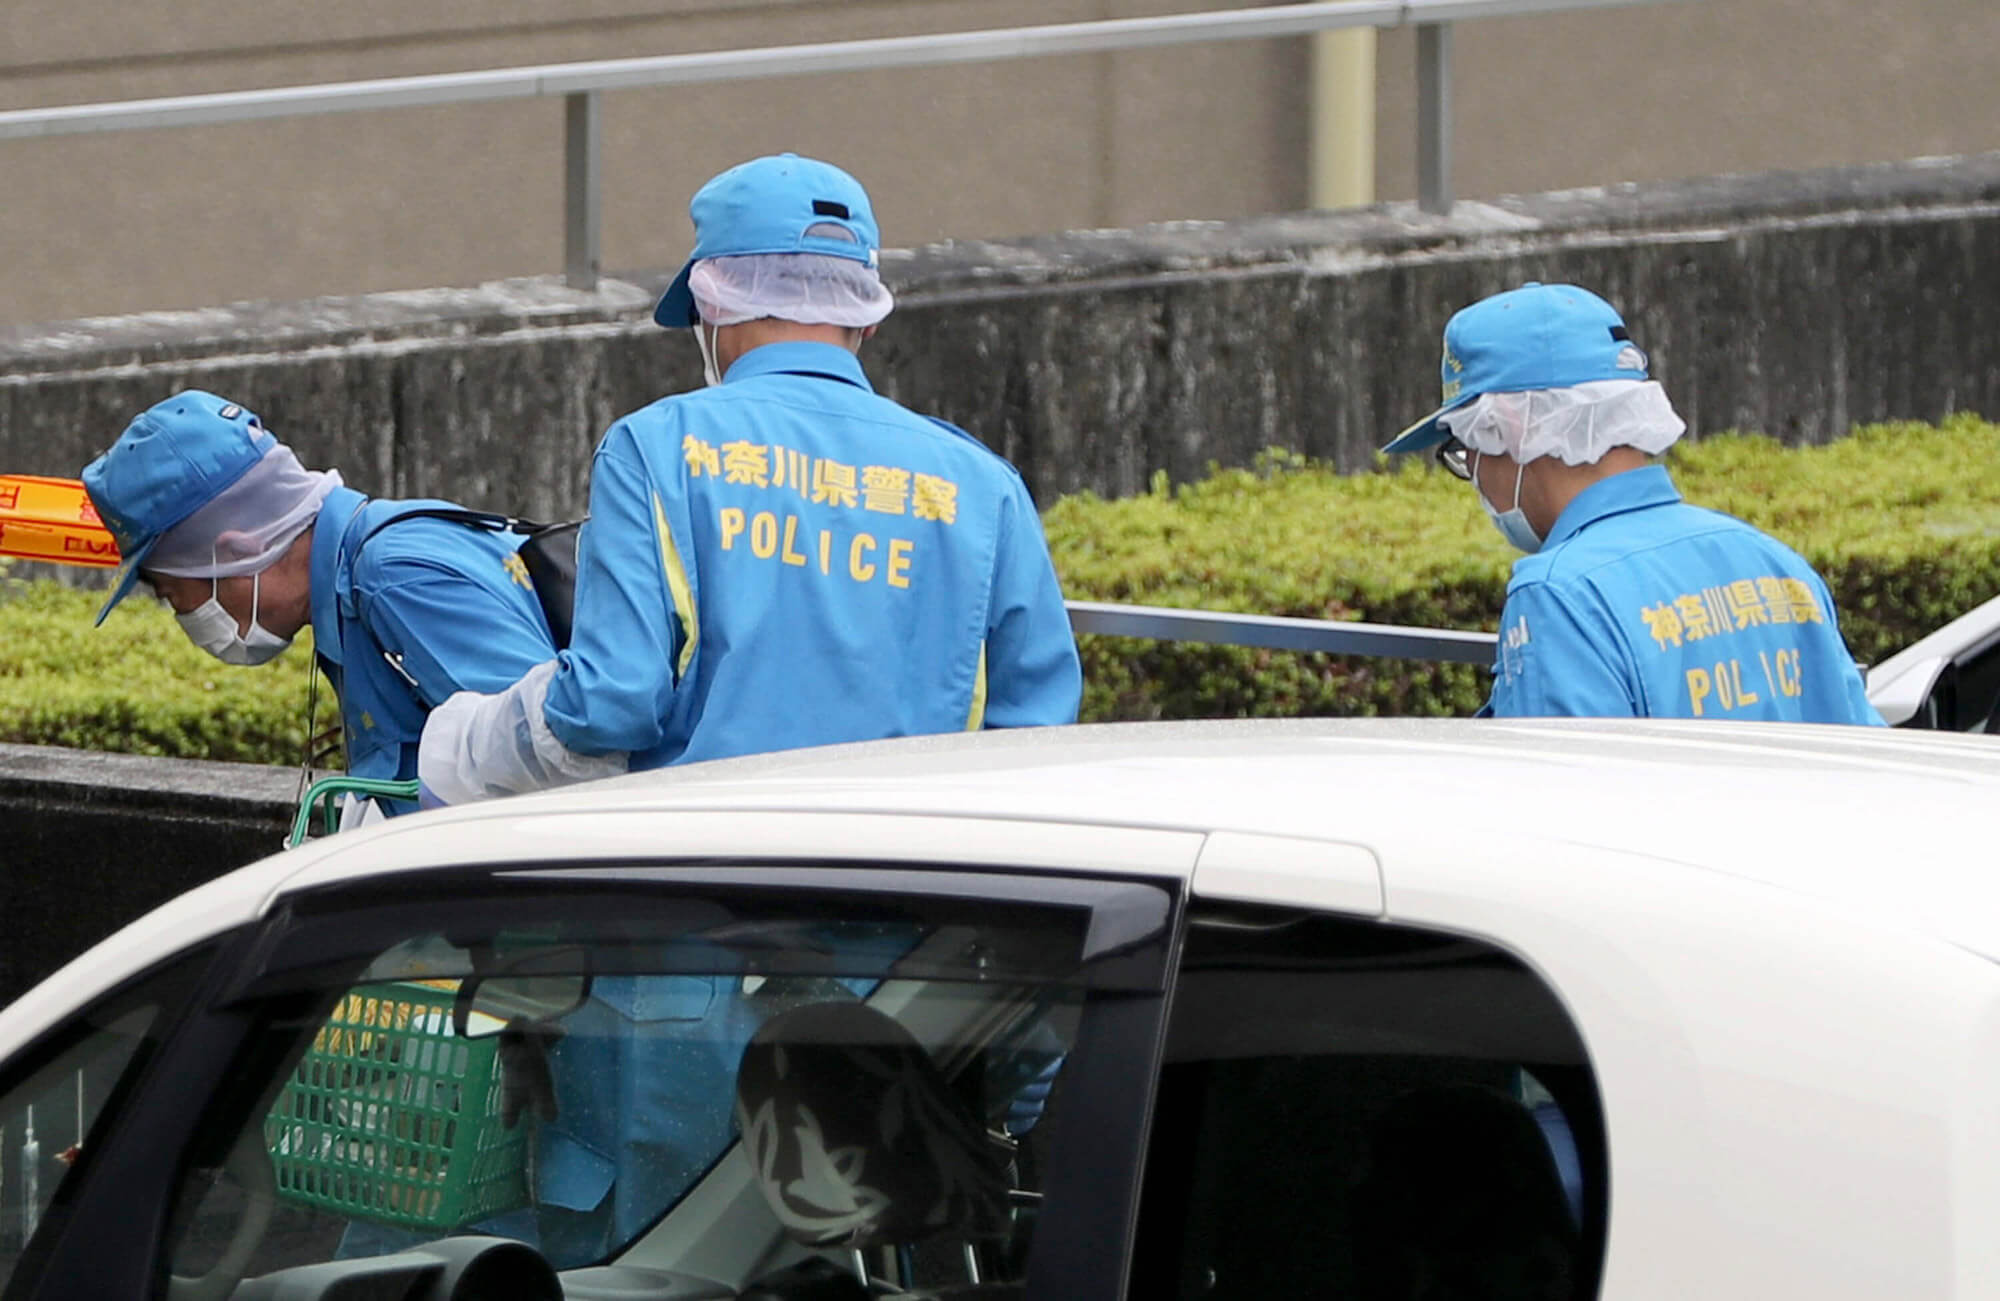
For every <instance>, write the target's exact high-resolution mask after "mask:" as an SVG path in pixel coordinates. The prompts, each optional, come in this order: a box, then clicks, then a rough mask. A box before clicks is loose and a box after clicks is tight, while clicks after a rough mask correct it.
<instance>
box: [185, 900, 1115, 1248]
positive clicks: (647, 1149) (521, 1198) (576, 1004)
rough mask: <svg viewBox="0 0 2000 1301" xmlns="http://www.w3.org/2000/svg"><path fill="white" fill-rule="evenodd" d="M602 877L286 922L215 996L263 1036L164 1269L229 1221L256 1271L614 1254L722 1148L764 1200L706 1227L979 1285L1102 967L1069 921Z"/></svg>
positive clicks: (716, 1160)
mask: <svg viewBox="0 0 2000 1301" xmlns="http://www.w3.org/2000/svg"><path fill="white" fill-rule="evenodd" d="M878 875H879V874H878ZM610 877H615V874H603V873H600V874H598V878H597V880H596V881H595V884H594V886H593V887H592V888H589V889H583V890H577V889H575V888H573V887H575V885H576V881H575V880H574V878H572V879H570V880H569V881H568V883H567V884H568V885H569V886H571V887H572V888H571V889H570V890H568V891H566V892H564V893H562V894H560V895H558V896H553V897H551V896H548V895H546V894H539V893H538V891H539V887H540V885H541V883H542V878H541V877H540V876H538V875H537V874H535V873H525V874H522V876H521V877H520V878H518V879H516V880H515V881H514V882H513V883H512V887H511V888H512V889H513V891H514V892H515V893H517V894H519V895H520V896H521V897H519V898H518V899H508V898H504V897H501V896H504V895H505V894H506V893H507V891H506V890H502V891H501V892H500V894H499V895H495V896H492V897H488V898H485V899H481V900H479V901H477V902H474V901H472V900H469V899H464V898H461V899H458V900H456V901H447V900H444V899H436V900H427V901H415V900H405V901H401V902H399V903H396V904H394V905H385V906H380V907H373V908H369V909H362V910H358V911H357V910H351V909H350V910H339V909H328V910H327V911H325V912H324V913H322V914H319V915H314V914H313V912H312V910H311V909H310V908H306V909H302V910H300V911H298V912H297V913H295V914H294V915H293V916H292V917H291V918H290V919H289V920H288V922H287V923H286V926H285V928H284V930H285V933H284V934H283V935H282V936H279V937H278V938H276V939H275V940H274V942H273V944H272V945H271V954H272V956H271V957H270V959H269V961H268V962H267V963H266V965H265V967H264V969H263V970H262V971H261V972H259V973H258V974H257V975H256V976H255V977H254V978H251V979H248V980H246V981H245V982H244V984H243V985H242V987H241V988H240V989H238V990H237V991H235V992H234V994H233V995H232V997H233V1000H234V1004H235V1005H236V1006H238V1007H240V1008H243V1009H245V1010H249V1011H252V1012H254V1013H255V1015H256V1016H257V1017H258V1018H259V1024H260V1025H261V1027H262V1030H261V1032H260V1034H259V1035H258V1038H257V1046H256V1048H255V1049H254V1051H253V1053H252V1055H251V1057H252V1059H251V1060H249V1061H246V1063H245V1064H244V1066H245V1069H244V1071H243V1073H242V1075H241V1078H240V1081H239V1084H238V1086H237V1087H238V1088H239V1090H240V1096H239V1097H238V1098H235V1099H233V1100H231V1105H230V1106H229V1107H228V1109H229V1110H231V1111H233V1113H234V1115H235V1119H234V1120H233V1121H232V1122H230V1123H229V1124H228V1125H227V1126H225V1127H219V1128H217V1129H216V1132H214V1133H212V1134H209V1135H207V1136H206V1138H205V1146H206V1148H207V1149H208V1150H209V1151H210V1152H211V1153H212V1154H213V1160H212V1161H211V1162H210V1165H211V1167H212V1168H211V1170H210V1171H208V1172H207V1176H206V1178H196V1179H191V1180H190V1181H189V1184H188V1187H187V1190H186V1191H185V1193H184V1194H183V1205H182V1206H181V1207H180V1208H178V1209H179V1214H180V1216H181V1220H182V1223H183V1224H184V1225H185V1229H184V1232H183V1234H182V1236H181V1239H180V1241H179V1245H178V1247H177V1251H176V1255H175V1258H174V1262H173V1272H174V1273H175V1275H176V1276H179V1277H192V1278H202V1277H204V1276H208V1275H210V1274H212V1273H214V1272H216V1271H217V1270H219V1269H221V1268H222V1267H223V1263H224V1262H225V1261H226V1260H227V1259H228V1258H229V1256H230V1253H231V1252H232V1251H236V1252H237V1253H238V1254H239V1255H240V1254H241V1251H242V1249H243V1248H244V1246H245V1240H246V1237H251V1236H254V1238H255V1242H254V1243H253V1244H250V1245H251V1246H252V1247H253V1251H252V1255H251V1259H250V1263H249V1265H248V1266H247V1267H246V1268H245V1269H244V1271H243V1272H244V1273H246V1274H249V1275H257V1274H263V1273H270V1272H272V1271H276V1270H284V1269H292V1268H299V1267H304V1266H311V1265H314V1264H316V1263H322V1262H340V1261H354V1260H360V1259H364V1258H372V1257H378V1256H381V1255H384V1254H388V1253H396V1252H403V1251H407V1250H409V1249H411V1248H413V1247H417V1246H420V1245H421V1244H424V1243H427V1242H431V1241H434V1240H436V1239H439V1238H442V1237H445V1236H447V1235H452V1234H466V1233H477V1234H489V1235H494V1236H498V1237H504V1238H511V1239H516V1240H519V1241H521V1242H525V1243H528V1244H530V1245H532V1246H533V1247H535V1248H536V1249H537V1250H538V1251H539V1252H540V1253H541V1254H542V1255H543V1256H544V1257H546V1258H547V1260H548V1261H549V1262H550V1263H551V1264H553V1265H554V1266H555V1267H557V1268H558V1269H566V1268H575V1267H579V1266H585V1265H591V1264H595V1263H599V1262H606V1261H612V1260H616V1259H618V1258H619V1257H620V1256H621V1255H623V1254H625V1253H627V1252H628V1251H630V1250H631V1249H632V1248H633V1246H634V1244H635V1243H643V1241H644V1240H645V1239H646V1238H647V1235H648V1234H649V1232H650V1231H652V1230H654V1229H655V1228H656V1226H659V1225H660V1224H661V1222H662V1220H663V1217H666V1216H668V1215H669V1213H670V1212H672V1211H673V1210H674V1208H675V1207H676V1206H677V1205H679V1204H680V1203H681V1202H682V1200H683V1199H684V1198H687V1197H688V1196H689V1194H690V1192H691V1190H694V1189H697V1188H699V1187H700V1186H701V1185H702V1184H703V1181H704V1180H705V1179H706V1178H708V1177H709V1176H710V1175H711V1174H712V1173H713V1172H715V1171H716V1169H717V1167H718V1165H719V1164H720V1163H723V1162H724V1161H725V1159H726V1158H733V1159H735V1160H736V1161H737V1162H738V1163H739V1164H740V1165H741V1169H738V1170H736V1171H734V1172H733V1173H734V1174H736V1175H739V1176H743V1177H745V1178H746V1179H747V1182H750V1183H752V1184H754V1185H755V1186H756V1187H757V1188H758V1190H759V1192H760V1193H761V1194H762V1204H761V1205H760V1206H758V1207H757V1208H756V1211H755V1214H749V1215H747V1216H746V1217H745V1218H744V1219H743V1220H742V1222H741V1223H739V1224H737V1225H736V1226H734V1227H733V1228H732V1229H731V1230H730V1232H732V1233H738V1234H742V1233H745V1232H747V1233H748V1234H749V1236H751V1237H756V1236H758V1235H762V1236H763V1237H765V1238H767V1239H768V1240H769V1241H768V1242H764V1243H762V1244H760V1245H759V1246H758V1248H757V1249H758V1250H759V1251H762V1252H767V1253H768V1252H771V1251H773V1250H775V1251H776V1252H777V1255H776V1257H774V1259H782V1258H783V1257H784V1255H785V1250H784V1249H785V1248H786V1247H790V1248H792V1249H794V1250H796V1249H797V1248H799V1247H811V1246H817V1245H823V1244H840V1245H843V1246H863V1245H883V1246H894V1247H896V1248H898V1249H899V1252H900V1254H899V1255H898V1254H896V1253H892V1254H891V1257H889V1258H890V1259H892V1260H894V1262H895V1267H894V1268H893V1269H891V1270H890V1271H889V1273H890V1274H891V1275H892V1276H894V1275H896V1274H898V1273H899V1272H900V1274H902V1275H905V1276H908V1275H912V1274H914V1273H921V1272H922V1271H924V1270H925V1269H930V1270H931V1271H932V1272H936V1271H937V1270H939V1269H943V1270H945V1271H946V1272H947V1275H949V1273H950V1271H954V1270H960V1269H969V1270H970V1271H971V1272H972V1274H973V1275H974V1276H975V1277H976V1276H979V1275H981V1274H982V1273H983V1274H984V1275H986V1276H987V1277H989V1278H990V1277H991V1276H993V1274H994V1273H995V1271H1001V1272H1004V1270H1005V1268H1006V1261H1007V1260H1010V1259H1011V1260H1019V1259H1020V1258H1021V1257H1022V1256H1023V1255H1024V1254H1025V1248H1026V1238H1027V1235H1028V1234H1029V1233H1030V1232H1031V1229H1032V1219H1033V1216H1032V1209H1031V1208H1032V1206H1033V1204H1034V1201H1035V1197H1036V1192H1037V1179H1038V1174H1037V1171H1038V1168H1039V1163H1040V1160H1041V1154H1040V1153H1039V1151H1038V1148H1037V1139H1036V1131H1037V1129H1038V1128H1039V1125H1040V1121H1041V1120H1042V1118H1043V1113H1044V1112H1045V1111H1046V1110H1047V1109H1048V1108H1049V1107H1050V1106H1051V1105H1052V1102H1051V1099H1052V1095H1053V1094H1054V1093H1056V1092H1057V1089H1056V1087H1055V1086H1056V1084H1057V1082H1058V1077H1059V1075H1060V1071H1061V1067H1062V1064H1063V1062H1064V1060H1065V1058H1066V1056H1067V1055H1068V1054H1069V1053H1070V1052H1071V1050H1072V1047H1073V1045H1074V1044H1075V1041H1076V1035H1077V1028H1078V1024H1079V1019H1080V1017H1081V1016H1082V1014H1083V1010H1084V1008H1085V1005H1086V1004H1087V1002H1088V1001H1089V999H1090V997H1091V996H1092V994H1093V990H1094V989H1095V990H1102V989H1103V988H1105V987H1107V986H1116V985H1117V984H1118V983H1119V979H1120V978H1119V976H1118V973H1117V970H1116V966H1117V958H1116V951H1117V949H1118V940H1117V938H1116V937H1115V936H1114V937H1112V938H1111V939H1110V940H1109V941H1107V938H1106V936H1105V935H1104V933H1103V929H1104V928H1103V926H1102V925H1101V924H1100V925H1099V926H1097V927H1096V928H1094V929H1093V927H1092V926H1091V921H1092V913H1091V911H1090V910H1089V909H1087V908H1084V907H1079V906H1074V905H1065V904H1064V903H1063V902H1062V901H1060V900H1057V901H1038V902H1036V903H1034V904H1007V905H996V904H994V903H993V902H991V901H974V900H963V899H953V898H943V899H939V898H936V897H932V898H928V899H925V900H923V901H922V902H921V904H917V903H913V902H912V901H911V899H910V898H908V897H905V896H892V895H882V894H879V893H878V894H876V895H874V896H849V895H840V896H829V895H825V894H819V893H806V892H792V893H787V892H783V891H770V890H757V889H748V890H741V889H714V888H708V889H703V890H690V889H686V888H669V889H657V888H655V889H649V890H647V891H645V892H644V893H643V894H634V893H632V892H631V891H630V890H628V889H625V888H624V887H625V885H626V884H627V883H626V882H623V881H619V880H615V879H608V878H610ZM613 887H616V888H613ZM413 922H415V923H423V922H429V923H431V924H427V925H421V926H419V927H416V928H413V927H412V925H411V923H413ZM371 932H372V933H373V934H374V935H375V936H376V939H375V941H374V942H372V943H363V944H357V943H356V939H357V937H360V936H366V935H369V934H370V933H371ZM740 1138H741V1139H742V1140H744V1141H739V1139H740ZM745 1148H747V1149H748V1150H747V1151H743V1150H742V1149H745ZM266 1161H268V1178H267V1176H266V1172H265V1171H264V1170H263V1169H262V1168H261V1166H262V1163H264V1162H266ZM745 1172H747V1174H746V1173H745ZM266 1183H268V1185H269V1189H270V1191H269V1195H268V1196H266V1195H265V1194H264V1193H263V1192H262V1191H261V1187H262V1185H264V1184H266ZM947 1204H949V1206H950V1208H951V1209H950V1212H949V1218H950V1219H952V1220H953V1221H963V1222H962V1223H959V1224H958V1226H957V1228H955V1229H952V1230H951V1231H948V1232H944V1233H939V1232H937V1231H936V1229H937V1227H939V1226H938V1225H933V1224H930V1223H929V1222H928V1221H927V1219H926V1217H930V1218H931V1219H936V1217H937V1216H938V1215H942V1214H944V1212H942V1211H939V1210H937V1209H936V1208H937V1207H941V1206H945V1205H947ZM1024 1208H1028V1209H1026V1210H1024ZM253 1219H257V1220H258V1221H259V1222H258V1223H257V1224H256V1225H255V1226H254V1228H255V1232H254V1234H252V1233H251V1232H250V1229H249V1228H246V1225H248V1224H250V1222H251V1221H252V1220H253ZM940 1223H942V1222H940ZM919 1230H921V1231H919ZM927 1240H929V1241H933V1242H935V1241H937V1240H944V1242H945V1245H944V1247H943V1248H941V1250H943V1252H944V1255H943V1256H940V1257H939V1260H940V1261H943V1262H944V1263H943V1264H937V1263H932V1264H930V1265H927V1264H926V1263H925V1261H926V1259H927V1257H926V1256H925V1251H926V1250H927V1248H925V1247H924V1246H923V1243H924V1242H925V1241H927ZM968 1242H978V1243H984V1244H986V1245H984V1246H981V1247H979V1250H982V1251H987V1252H989V1253H990V1254H991V1256H992V1259H990V1260H989V1261H987V1262H986V1263H985V1265H984V1267H983V1269H982V1267H981V1265H979V1264H977V1263H973V1258H969V1257H967V1256H965V1255H964V1253H965V1252H967V1251H971V1250H973V1248H972V1247H970V1246H967V1245H966V1243H968ZM641 1254H643V1252H642V1253H641ZM933 1254H935V1253H933ZM230 1272H232V1273H234V1272H236V1271H235V1270H234V1269H233V1268H232V1269H231V1271H230ZM960 1277H961V1278H962V1277H963V1276H960ZM897 1281H901V1282H906V1283H907V1282H910V1281H912V1280H911V1278H909V1277H904V1278H900V1279H898V1280H897Z"/></svg>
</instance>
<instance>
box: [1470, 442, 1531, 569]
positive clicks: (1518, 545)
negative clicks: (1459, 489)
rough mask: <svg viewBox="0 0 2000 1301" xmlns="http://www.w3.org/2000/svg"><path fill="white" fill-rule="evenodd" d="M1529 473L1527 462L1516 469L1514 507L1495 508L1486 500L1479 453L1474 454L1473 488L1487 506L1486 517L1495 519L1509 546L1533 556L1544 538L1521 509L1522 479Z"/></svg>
mask: <svg viewBox="0 0 2000 1301" xmlns="http://www.w3.org/2000/svg"><path fill="white" fill-rule="evenodd" d="M1527 473H1528V466H1527V463H1526V462H1523V463H1522V464H1521V465H1520V466H1519V467H1518V468H1517V469H1516V470H1515V471H1514V505H1513V508H1512V509H1510V510H1495V509H1493V503H1492V502H1490V501H1488V500H1486V490H1485V489H1484V488H1481V487H1480V486H1479V453H1477V452H1474V453H1473V454H1472V490H1473V491H1474V492H1476V493H1478V494H1479V504H1480V505H1481V506H1484V507H1485V508H1486V518H1488V519H1490V520H1492V521H1493V527H1494V528H1496V529H1499V530H1500V536H1501V537H1503V538H1506V539H1507V543H1508V545H1509V546H1512V547H1513V548H1514V549H1515V550H1516V551H1525V552H1527V553H1528V554H1529V555H1531V556H1532V555H1534V554H1535V553H1536V552H1537V551H1540V550H1541V549H1542V538H1541V535H1540V534H1539V533H1536V532H1535V526H1534V525H1532V524H1530V523H1528V513H1527V512H1526V511H1524V510H1522V509H1521V479H1522V476H1524V475H1526V474H1527Z"/></svg>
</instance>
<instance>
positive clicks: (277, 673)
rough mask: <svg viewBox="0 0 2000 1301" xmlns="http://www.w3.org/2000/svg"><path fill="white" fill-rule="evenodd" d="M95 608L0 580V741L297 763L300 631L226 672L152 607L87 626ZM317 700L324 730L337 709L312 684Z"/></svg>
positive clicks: (302, 674) (60, 589)
mask: <svg viewBox="0 0 2000 1301" xmlns="http://www.w3.org/2000/svg"><path fill="white" fill-rule="evenodd" d="M5 563H6V562H4V561H0V565H4V564H5ZM103 603H104V594H103V593H102V592H85V591H78V590H76V589H73V588H68V587H64V586H62V585H60V584H58V583H55V582H51V581H48V580H46V579H44V580H42V581H39V582H23V581H21V580H19V579H17V578H12V577H0V741H22V742H28V743H31V744H35V745H67V746H74V747H76V748H78V749H83V750H120V751H124V752H126V753H129V754H159V755H174V756H180V757H188V758H202V759H232V760H240V761H243V762H248V763H277V764H296V763H297V762H299V759H300V756H301V754H302V753H303V750H304V746H305V734H306V693H307V686H308V676H307V675H308V672H309V666H310V665H311V664H312V653H311V652H312V631H311V629H307V630H305V631H304V632H302V633H300V634H299V638H298V641H297V643H296V644H294V645H293V647H292V648H291V649H290V650H288V651H286V652H285V653H284V655H283V656H281V657H280V658H279V659H278V660H276V661H275V662H273V663H272V664H269V665H267V666H265V667H263V668H258V669H245V668H231V667H229V666H228V665H226V664H223V663H221V662H220V661H218V660H216V659H215V658H214V657H212V656H210V655H208V654H207V653H206V652H204V651H201V650H198V649H196V648H195V646H194V645H192V644H191V643H190V642H189V641H188V639H187V637H186V636H185V635H184V634H182V632H181V630H180V628H179V627H178V626H177V625H176V624H175V623H174V620H173V616H172V615H171V614H169V613H168V612H167V611H166V610H165V608H163V607H162V606H160V605H158V604H157V603H155V602H152V601H147V600H143V599H140V598H138V597H134V598H133V599H131V600H129V601H126V602H124V603H122V604H121V605H119V607H118V608H117V609H116V610H113V611H112V612H111V617H110V618H108V619H106V620H105V621H104V626H103V627H102V628H93V627H91V620H92V619H93V618H95V617H96V615H97V608H98V606H100V605H102V604H103ZM319 697H320V698H319V710H318V713H319V726H320V728H321V729H322V730H324V729H325V728H326V727H327V726H328V725H330V724H337V722H338V713H339V710H338V707H337V706H336V705H335V704H334V703H333V699H332V695H331V693H330V692H329V691H327V690H326V687H325V684H324V683H322V684H321V690H320V693H319Z"/></svg>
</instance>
